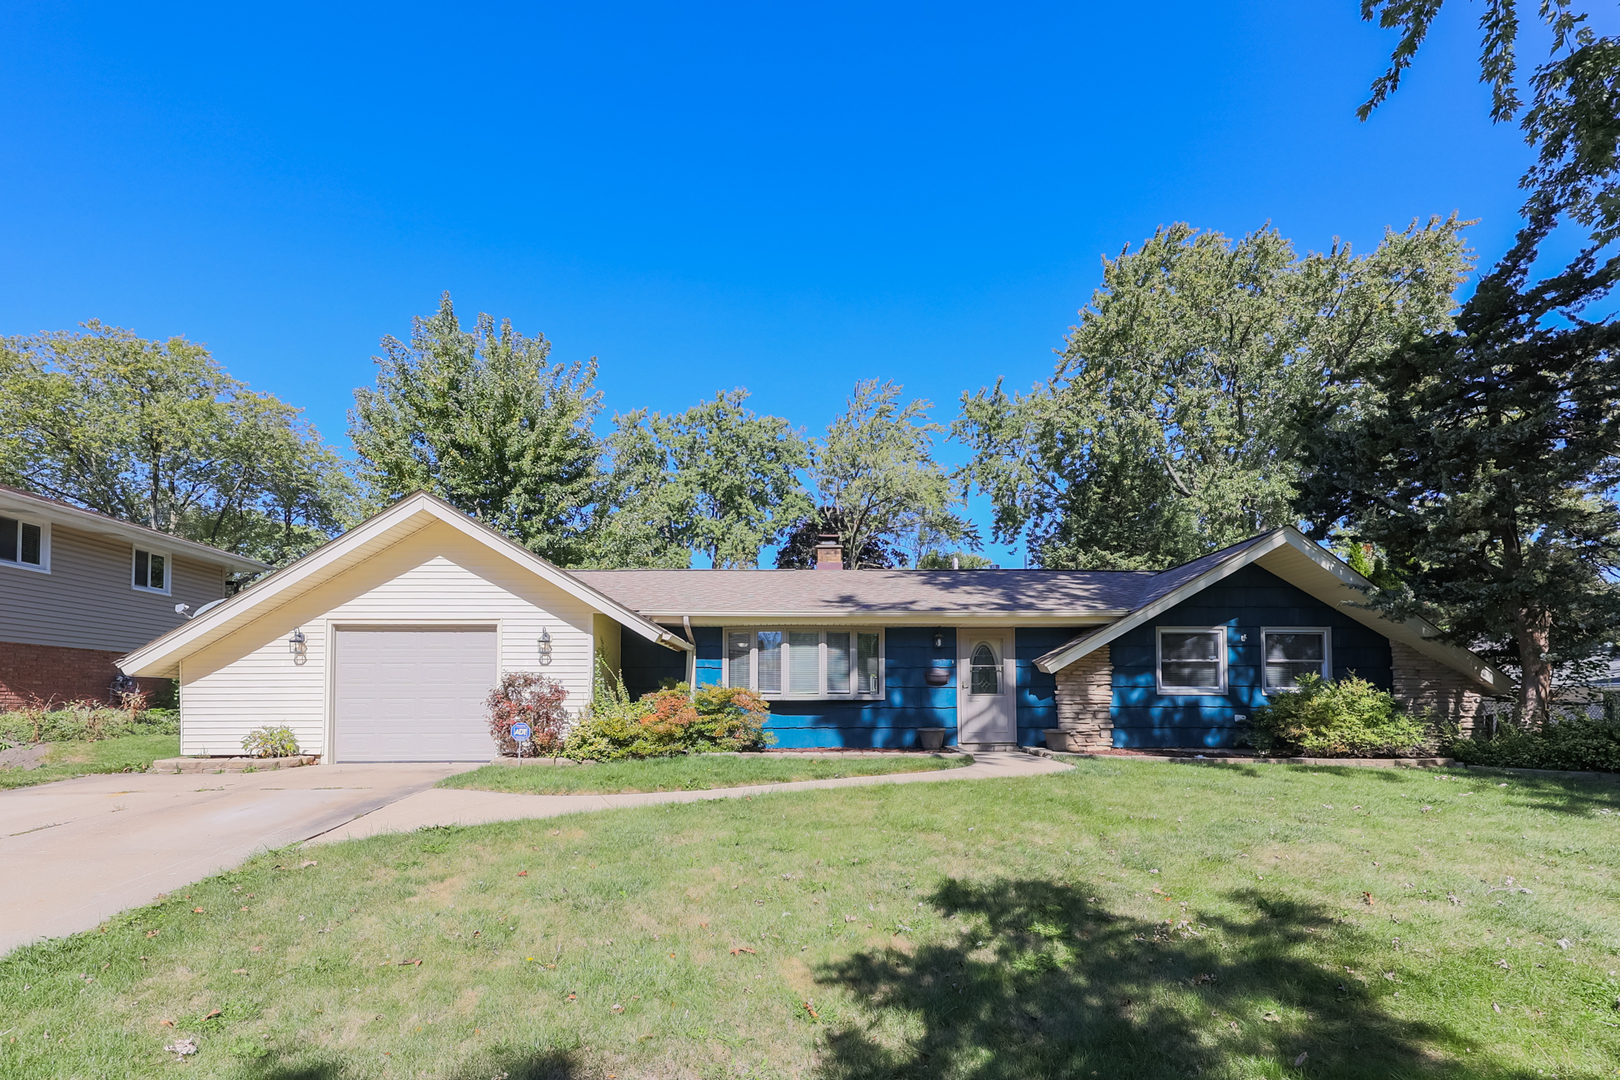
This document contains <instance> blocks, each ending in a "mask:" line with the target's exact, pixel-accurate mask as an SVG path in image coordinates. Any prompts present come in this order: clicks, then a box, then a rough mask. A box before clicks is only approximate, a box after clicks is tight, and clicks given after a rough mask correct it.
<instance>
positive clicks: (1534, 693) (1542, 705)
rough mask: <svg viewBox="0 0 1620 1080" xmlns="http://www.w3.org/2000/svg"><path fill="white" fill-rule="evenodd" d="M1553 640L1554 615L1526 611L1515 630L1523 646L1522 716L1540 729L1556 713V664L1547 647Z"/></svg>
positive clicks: (1520, 667)
mask: <svg viewBox="0 0 1620 1080" xmlns="http://www.w3.org/2000/svg"><path fill="white" fill-rule="evenodd" d="M1551 638H1552V614H1551V613H1550V612H1545V611H1526V612H1523V613H1521V614H1520V616H1519V619H1518V625H1517V626H1516V627H1515V628H1514V639H1515V640H1516V641H1517V642H1518V645H1519V714H1520V715H1521V716H1523V717H1524V719H1525V722H1526V723H1529V724H1532V725H1534V726H1536V727H1541V726H1543V725H1545V724H1546V722H1547V717H1548V716H1549V715H1550V714H1551V712H1552V662H1551V661H1550V660H1548V659H1547V646H1548V643H1549V642H1550V640H1551Z"/></svg>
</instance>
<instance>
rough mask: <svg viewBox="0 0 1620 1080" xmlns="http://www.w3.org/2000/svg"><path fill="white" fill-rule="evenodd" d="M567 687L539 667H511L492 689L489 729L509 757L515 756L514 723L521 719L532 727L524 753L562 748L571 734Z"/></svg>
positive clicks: (496, 742)
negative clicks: (533, 669) (534, 669)
mask: <svg viewBox="0 0 1620 1080" xmlns="http://www.w3.org/2000/svg"><path fill="white" fill-rule="evenodd" d="M567 697H568V691H567V690H566V689H565V688H564V687H563V686H562V685H561V684H560V683H556V682H553V681H552V680H551V679H548V678H547V677H546V676H544V675H542V674H540V673H539V672H538V671H508V672H507V673H506V674H505V675H502V676H501V681H500V685H499V686H497V687H495V689H494V690H491V691H490V693H489V700H488V701H487V702H486V704H487V705H488V706H489V733H490V735H491V736H493V737H494V739H495V745H496V747H497V748H498V749H499V750H500V752H501V753H502V754H503V755H505V756H506V757H516V756H517V752H518V745H517V743H516V742H514V741H513V739H512V725H513V724H515V723H517V722H518V721H520V720H521V721H522V722H523V723H525V724H528V725H529V727H530V728H531V729H532V731H531V734H530V739H529V745H528V746H526V747H525V748H524V750H523V752H524V753H525V754H549V753H552V752H554V751H556V750H560V749H561V748H562V744H563V739H564V738H565V737H566V736H567V734H568V710H567V709H565V708H563V701H564V699H566V698H567Z"/></svg>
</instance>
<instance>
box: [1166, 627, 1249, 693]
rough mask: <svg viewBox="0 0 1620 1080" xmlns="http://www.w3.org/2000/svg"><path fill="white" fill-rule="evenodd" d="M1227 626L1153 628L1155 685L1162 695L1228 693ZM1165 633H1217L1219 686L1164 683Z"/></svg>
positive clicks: (1216, 653) (1228, 647)
mask: <svg viewBox="0 0 1620 1080" xmlns="http://www.w3.org/2000/svg"><path fill="white" fill-rule="evenodd" d="M1226 633H1227V628H1226V627H1224V626H1156V627H1154V628H1153V685H1154V688H1155V689H1156V690H1157V691H1158V692H1159V694H1160V695H1162V696H1165V697H1220V696H1222V695H1224V694H1225V693H1226V686H1227V681H1226V668H1227V660H1228V657H1227V653H1228V652H1229V651H1230V649H1231V647H1230V646H1229V645H1228V644H1227V640H1226ZM1165 634H1216V635H1218V640H1219V644H1218V645H1216V647H1215V664H1216V671H1217V672H1218V676H1219V680H1220V682H1219V685H1217V686H1166V685H1164V635H1165Z"/></svg>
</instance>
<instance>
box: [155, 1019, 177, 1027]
mask: <svg viewBox="0 0 1620 1080" xmlns="http://www.w3.org/2000/svg"><path fill="white" fill-rule="evenodd" d="M158 1026H159V1027H174V1021H173V1020H168V1019H164V1020H159V1021H158Z"/></svg>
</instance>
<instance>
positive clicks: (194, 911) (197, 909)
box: [191, 907, 203, 915]
mask: <svg viewBox="0 0 1620 1080" xmlns="http://www.w3.org/2000/svg"><path fill="white" fill-rule="evenodd" d="M191 913H192V914H193V915H201V914H202V913H203V909H202V908H200V907H194V908H192V909H191Z"/></svg>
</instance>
